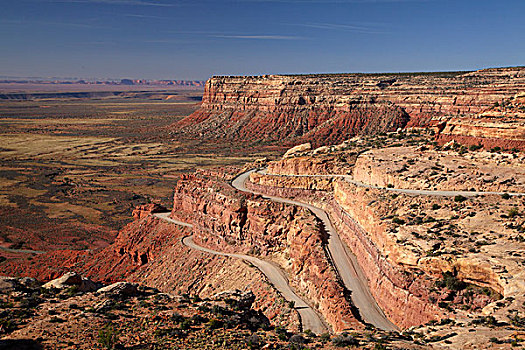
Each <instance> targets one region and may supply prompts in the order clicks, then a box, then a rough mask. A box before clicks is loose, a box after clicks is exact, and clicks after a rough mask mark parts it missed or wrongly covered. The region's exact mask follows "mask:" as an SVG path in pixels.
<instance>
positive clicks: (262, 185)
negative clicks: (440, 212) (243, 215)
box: [247, 174, 443, 328]
mask: <svg viewBox="0 0 525 350" xmlns="http://www.w3.org/2000/svg"><path fill="white" fill-rule="evenodd" d="M308 179H309V181H310V182H309V184H308V185H306V186H305V182H306V181H308ZM250 180H251V182H250V183H248V184H247V186H248V187H249V188H250V189H252V190H254V191H259V192H263V193H267V194H269V195H275V196H281V197H294V198H296V199H299V200H302V201H304V202H307V203H310V204H314V205H317V206H320V207H323V208H324V209H325V210H326V211H327V212H328V213H329V215H330V219H331V221H332V223H334V224H335V226H336V227H337V230H338V232H339V234H340V236H341V238H342V240H343V241H344V242H345V243H346V244H347V245H348V247H349V248H350V250H351V251H352V252H353V253H354V254H355V256H356V258H357V261H358V263H359V265H360V266H361V268H362V270H363V272H364V273H365V275H366V277H367V279H368V281H369V285H370V290H371V292H372V295H373V296H374V298H375V299H376V301H377V303H378V305H379V306H380V307H381V309H382V310H383V311H384V312H385V314H386V315H387V316H388V318H389V319H390V320H391V321H392V322H394V323H395V324H396V325H398V326H399V327H401V328H406V327H410V326H414V325H420V324H423V323H426V322H428V321H430V320H433V319H436V318H440V317H442V315H443V312H441V311H440V310H439V309H438V308H436V307H435V305H433V304H432V303H430V302H429V301H428V293H427V290H428V283H427V282H425V281H424V280H422V279H419V278H417V276H415V275H413V274H411V273H409V272H408V271H406V270H405V269H404V268H402V267H401V266H399V265H397V264H395V263H392V262H391V259H386V258H385V256H388V254H389V251H391V250H390V249H385V245H384V244H385V243H386V242H389V241H390V239H389V238H388V237H387V235H386V232H385V228H384V227H383V225H381V223H380V220H379V218H376V219H377V220H376V221H375V222H373V223H370V222H369V223H370V225H366V227H367V230H365V229H364V228H363V227H362V226H361V222H362V220H363V219H364V218H370V219H373V218H375V215H374V213H373V212H370V211H366V209H369V208H368V206H367V203H368V202H369V200H368V201H366V198H367V196H363V193H359V194H356V195H355V196H352V198H350V197H349V193H348V192H347V191H341V186H342V185H343V186H344V185H346V183H345V182H344V181H339V180H335V181H334V180H332V181H330V186H329V188H328V191H325V190H326V189H327V188H326V187H325V186H321V187H320V188H315V184H316V183H317V179H315V178H311V177H310V178H308V177H291V176H275V175H261V174H252V176H251V177H250ZM332 191H333V192H332ZM363 192H364V191H363ZM332 193H333V194H332ZM349 204H350V205H351V206H352V210H351V211H350V212H351V213H352V214H349V213H348V209H349V207H347V206H348V205H349ZM356 208H360V209H358V210H357V212H356V211H355V210H356ZM363 210H365V211H366V212H365V211H363ZM354 218H358V219H357V220H356V219H354ZM374 224H379V225H378V226H377V227H376V226H374ZM368 230H371V231H372V234H371V233H369V232H368ZM390 247H392V245H390ZM392 250H393V249H392Z"/></svg>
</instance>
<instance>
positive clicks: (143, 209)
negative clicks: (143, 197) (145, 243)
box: [132, 203, 168, 219]
mask: <svg viewBox="0 0 525 350" xmlns="http://www.w3.org/2000/svg"><path fill="white" fill-rule="evenodd" d="M167 211H168V210H167V209H166V208H165V207H163V206H162V205H160V204H157V203H150V204H143V205H139V206H138V207H136V208H135V209H134V210H133V213H132V216H133V218H134V219H142V218H144V217H147V216H149V215H151V214H154V213H164V212H167Z"/></svg>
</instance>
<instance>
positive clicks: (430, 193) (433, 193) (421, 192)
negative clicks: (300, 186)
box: [258, 169, 525, 197]
mask: <svg viewBox="0 0 525 350" xmlns="http://www.w3.org/2000/svg"><path fill="white" fill-rule="evenodd" d="M258 173H260V174H262V175H269V176H283V177H334V178H342V179H345V180H346V181H348V182H350V183H351V184H354V185H356V186H358V187H364V188H374V189H379V190H386V191H391V192H398V193H406V194H414V195H420V196H441V197H453V196H464V197H474V196H484V195H492V194H495V195H502V194H508V195H509V196H525V193H524V192H495V191H436V190H412V189H407V188H390V187H381V186H375V185H370V184H366V183H364V182H360V181H355V180H353V179H352V176H351V175H343V174H318V175H316V174H312V175H299V174H297V175H281V174H271V173H268V172H267V171H266V169H262V170H259V171H258Z"/></svg>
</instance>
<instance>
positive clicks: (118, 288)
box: [97, 282, 138, 296]
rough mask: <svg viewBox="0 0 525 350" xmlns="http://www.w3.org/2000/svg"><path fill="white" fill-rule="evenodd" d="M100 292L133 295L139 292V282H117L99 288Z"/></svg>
mask: <svg viewBox="0 0 525 350" xmlns="http://www.w3.org/2000/svg"><path fill="white" fill-rule="evenodd" d="M97 292H98V293H108V294H114V295H123V296H133V295H137V294H138V289H137V284H135V283H129V282H116V283H113V284H110V285H109V286H105V287H102V288H100V289H99V290H97Z"/></svg>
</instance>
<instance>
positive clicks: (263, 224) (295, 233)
mask: <svg viewBox="0 0 525 350" xmlns="http://www.w3.org/2000/svg"><path fill="white" fill-rule="evenodd" d="M173 214H174V215H177V216H179V217H180V216H181V215H184V216H186V217H187V218H190V220H191V221H192V223H193V225H194V240H195V242H196V243H198V244H200V245H203V246H207V247H210V248H213V249H216V250H219V251H227V252H244V253H247V254H252V255H258V256H261V257H263V258H264V259H267V260H272V261H274V262H276V263H278V264H279V265H280V266H281V267H282V268H284V269H285V271H286V272H288V277H289V279H290V281H291V283H292V286H294V287H295V290H296V291H297V292H298V293H299V295H302V296H303V297H305V298H306V300H309V301H310V302H311V303H312V305H313V306H314V307H315V308H316V309H318V310H319V312H320V313H321V314H322V315H323V316H324V318H325V319H326V321H327V322H328V323H329V324H330V325H331V326H332V328H333V330H334V331H341V330H343V329H349V328H350V329H359V328H362V325H361V324H360V323H359V322H358V321H357V320H356V318H355V316H354V311H353V309H352V305H351V302H350V301H349V298H348V296H347V295H345V292H344V289H343V288H342V286H341V284H340V283H339V281H338V280H337V276H336V274H335V272H334V270H333V268H332V267H331V266H330V265H329V263H328V260H327V258H326V255H325V251H324V248H323V245H324V243H325V237H324V236H323V232H322V230H321V229H320V227H319V223H318V222H317V221H316V219H315V217H313V216H312V215H311V214H310V213H309V212H308V211H306V210H304V209H302V208H297V207H294V206H289V205H284V204H277V203H273V202H271V201H267V200H263V199H262V198H260V197H258V196H250V195H248V196H246V195H243V194H241V193H239V192H237V191H235V190H233V188H231V187H230V186H229V185H227V184H225V183H224V182H221V181H217V180H214V179H206V178H203V177H197V176H195V177H191V178H190V177H186V178H185V180H182V181H179V183H178V184H177V187H176V189H175V195H174V211H173Z"/></svg>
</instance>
